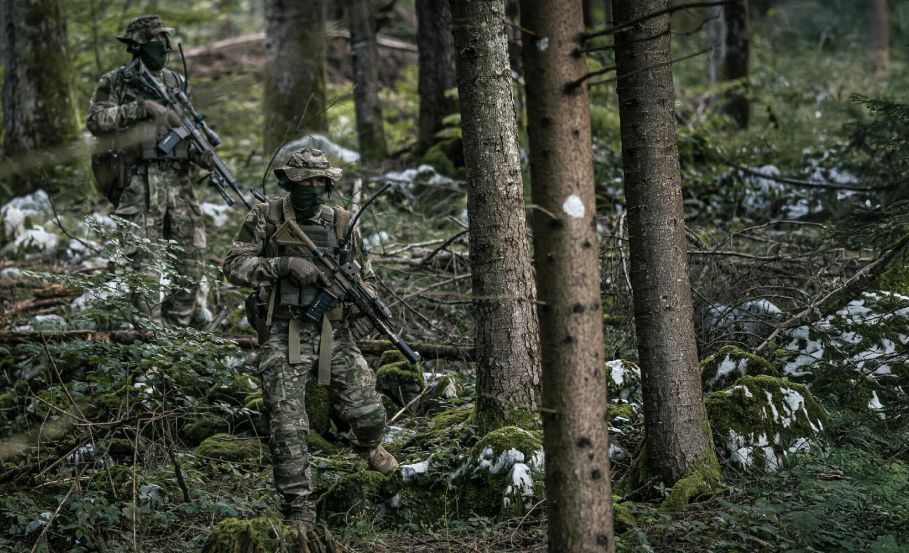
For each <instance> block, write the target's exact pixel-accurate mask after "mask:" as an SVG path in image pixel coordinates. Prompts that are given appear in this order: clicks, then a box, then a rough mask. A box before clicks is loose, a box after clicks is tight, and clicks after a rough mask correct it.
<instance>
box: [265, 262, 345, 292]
mask: <svg viewBox="0 0 909 553" xmlns="http://www.w3.org/2000/svg"><path fill="white" fill-rule="evenodd" d="M275 272H276V273H277V274H278V276H282V277H290V278H292V279H294V280H296V281H297V282H298V283H299V284H300V285H301V286H306V285H307V284H316V285H318V286H321V287H323V288H327V287H328V286H329V285H330V284H331V283H330V282H329V281H328V279H327V278H326V277H325V274H323V273H322V271H320V270H319V268H318V267H316V265H315V263H313V262H312V261H310V260H308V259H303V258H302V257H279V258H277V260H276V262H275Z"/></svg>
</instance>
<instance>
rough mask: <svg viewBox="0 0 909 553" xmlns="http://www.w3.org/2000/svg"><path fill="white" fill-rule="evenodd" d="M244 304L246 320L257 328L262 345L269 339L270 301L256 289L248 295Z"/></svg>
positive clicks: (257, 335) (257, 334) (257, 336)
mask: <svg viewBox="0 0 909 553" xmlns="http://www.w3.org/2000/svg"><path fill="white" fill-rule="evenodd" d="M244 306H245V307H246V322H248V323H249V326H250V327H252V328H253V329H255V331H256V338H257V339H258V340H259V345H260V346H261V345H262V344H264V343H265V340H267V339H268V324H267V321H268V303H267V301H265V300H263V299H262V297H261V296H260V295H259V292H258V291H256V292H253V293H252V294H250V295H248V296H246V301H245V302H244Z"/></svg>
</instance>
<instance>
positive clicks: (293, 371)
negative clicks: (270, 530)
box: [224, 148, 398, 527]
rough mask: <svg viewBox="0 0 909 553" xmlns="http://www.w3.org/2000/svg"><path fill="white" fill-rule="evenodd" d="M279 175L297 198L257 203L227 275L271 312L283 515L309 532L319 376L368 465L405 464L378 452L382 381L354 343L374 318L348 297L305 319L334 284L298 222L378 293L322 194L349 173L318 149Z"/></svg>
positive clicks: (268, 374)
mask: <svg viewBox="0 0 909 553" xmlns="http://www.w3.org/2000/svg"><path fill="white" fill-rule="evenodd" d="M275 175H276V176H277V177H278V183H279V184H280V186H281V187H282V188H284V189H285V190H288V191H289V192H290V194H289V195H287V196H286V197H283V198H277V199H274V200H272V201H270V202H269V203H267V204H265V203H262V204H258V205H256V206H255V207H254V208H253V209H252V211H250V212H249V215H247V217H246V221H245V222H244V223H243V226H242V227H241V228H240V231H239V232H238V233H237V236H236V238H234V243H233V246H232V247H231V249H230V252H229V253H228V254H227V257H226V258H225V260H224V274H225V276H226V277H227V279H228V280H229V281H230V282H232V283H233V284H236V285H238V286H249V287H253V288H257V289H258V290H259V292H258V294H259V297H260V299H261V300H262V301H264V302H265V303H266V304H267V305H268V308H267V315H266V316H265V323H266V327H267V328H266V329H263V331H262V333H261V334H260V344H261V349H260V350H259V353H258V360H259V372H260V374H261V376H262V387H263V391H264V399H265V403H266V406H267V409H268V414H269V419H270V421H271V422H270V425H271V438H270V441H269V447H270V449H271V458H272V463H273V465H274V474H275V485H276V487H277V488H278V492H279V493H280V494H281V496H282V497H283V504H282V511H283V513H284V515H285V517H286V518H287V519H288V520H289V521H293V522H296V523H298V525H299V526H301V527H311V526H312V525H313V524H314V522H315V518H316V514H315V510H314V508H313V498H312V497H311V496H312V492H313V487H312V479H311V475H310V468H309V455H308V453H307V449H306V437H307V434H308V433H309V421H308V419H307V417H306V409H305V391H306V383H307V381H308V380H309V379H310V378H313V377H314V376H316V375H318V382H319V383H320V384H323V385H329V386H331V388H332V389H333V390H334V391H335V392H336V393H337V402H336V409H337V411H338V413H339V414H340V415H341V417H342V418H343V419H344V420H345V421H346V422H347V423H348V424H350V426H351V433H350V438H351V442H352V443H353V446H354V448H355V449H356V450H358V451H359V453H361V454H362V455H363V456H364V457H365V458H366V459H367V461H368V462H369V466H370V468H372V469H374V470H377V471H379V472H381V473H383V474H388V473H390V472H392V471H393V470H395V468H397V466H398V462H397V461H396V460H395V458H394V457H392V456H391V454H389V453H388V452H387V451H385V449H384V448H383V447H382V446H381V445H380V444H381V441H382V435H383V434H384V433H385V407H384V406H383V405H382V400H381V398H380V397H379V394H378V392H376V379H375V375H374V374H373V372H372V370H371V369H370V368H369V367H368V366H367V364H366V360H365V359H363V355H362V354H361V353H360V350H359V349H358V348H357V344H356V342H355V341H354V338H355V335H361V336H362V335H363V334H366V333H368V332H369V331H370V330H371V329H372V326H371V323H370V321H369V319H367V318H366V317H363V316H361V315H362V314H360V313H359V312H358V311H357V310H356V308H355V307H353V305H352V304H349V303H343V302H344V298H341V302H342V303H341V304H340V305H339V306H338V307H336V308H334V309H332V310H331V311H328V312H326V313H325V315H324V317H323V318H322V320H321V321H319V322H313V321H311V320H310V319H309V318H307V317H306V316H305V315H304V313H305V312H306V310H307V306H309V305H310V304H311V303H312V302H313V300H314V299H315V298H316V296H317V294H318V292H319V289H320V287H323V286H325V284H326V283H327V277H326V275H325V274H323V273H322V272H321V270H320V269H319V268H318V267H317V266H316V264H315V263H314V262H313V259H314V256H313V253H312V252H311V251H308V250H307V249H305V248H303V247H301V246H300V245H299V240H296V239H295V238H294V232H293V231H292V230H289V228H290V227H291V226H292V225H297V226H298V227H299V229H300V230H301V231H302V232H303V233H304V234H306V236H307V237H309V239H310V240H311V241H312V242H313V243H314V244H315V246H316V247H317V248H318V250H319V251H320V252H321V253H322V254H324V255H326V256H333V257H335V258H336V259H337V260H338V261H339V263H340V264H344V263H346V262H347V261H350V259H346V257H347V256H348V255H352V256H354V257H353V259H354V260H356V261H357V262H358V263H359V265H360V267H361V270H360V275H359V277H358V278H360V279H362V282H363V284H364V286H370V282H371V281H372V280H373V278H374V277H373V273H372V270H371V268H370V266H369V264H368V262H367V261H366V259H365V257H364V256H363V254H362V251H361V249H360V247H359V239H358V237H357V235H356V234H354V239H353V240H352V244H350V245H348V244H346V243H345V242H342V239H343V237H344V236H345V235H346V234H347V230H348V226H349V223H350V216H351V214H350V212H349V211H345V210H343V209H341V208H337V207H335V208H331V207H328V206H326V205H325V204H324V196H325V194H327V193H328V192H330V191H331V188H332V187H333V186H334V182H335V181H336V180H337V179H338V178H340V176H341V170H340V169H339V168H337V167H331V164H330V163H329V162H328V159H326V157H325V155H324V154H323V153H322V152H321V151H320V150H316V149H312V148H303V149H300V150H297V151H295V152H294V153H293V154H291V156H290V159H289V160H288V162H287V164H286V165H285V166H283V167H279V168H277V169H275ZM348 246H350V249H348ZM257 326H258V325H257ZM257 330H258V328H257Z"/></svg>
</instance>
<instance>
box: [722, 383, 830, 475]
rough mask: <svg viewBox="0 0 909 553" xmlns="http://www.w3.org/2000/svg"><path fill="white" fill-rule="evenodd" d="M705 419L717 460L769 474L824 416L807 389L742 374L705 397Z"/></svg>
mask: <svg viewBox="0 0 909 553" xmlns="http://www.w3.org/2000/svg"><path fill="white" fill-rule="evenodd" d="M706 405H707V415H708V417H709V419H710V426H711V428H712V429H713V436H714V441H715V443H716V445H717V447H718V448H719V450H720V452H721V455H722V456H723V458H724V459H725V460H726V461H728V462H729V463H731V464H733V465H736V466H739V467H742V468H751V467H754V468H756V469H758V470H761V471H766V472H774V471H776V470H777V469H778V468H779V467H780V464H781V463H782V462H783V460H784V459H785V458H786V456H787V455H789V454H791V453H794V452H797V451H800V450H803V449H805V448H807V447H808V446H809V444H810V441H811V440H812V439H813V438H814V437H815V436H816V435H817V434H818V433H819V432H821V431H822V430H823V428H824V425H825V424H827V422H828V421H829V418H828V416H827V412H826V411H825V410H824V408H823V407H822V406H821V405H820V404H819V403H818V402H817V401H816V400H815V399H814V396H813V395H812V394H811V392H809V391H808V389H807V388H806V387H805V386H803V385H801V384H795V383H792V382H789V381H788V380H786V379H780V378H774V377H772V376H765V375H761V376H745V377H742V378H740V379H738V380H737V381H736V382H735V384H734V385H733V386H732V387H730V388H728V389H726V390H723V391H720V392H714V393H712V394H710V396H709V397H708V398H707V401H706Z"/></svg>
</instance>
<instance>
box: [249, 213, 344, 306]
mask: <svg viewBox="0 0 909 553" xmlns="http://www.w3.org/2000/svg"><path fill="white" fill-rule="evenodd" d="M268 212H269V213H268V223H267V224H266V245H265V256H266V257H302V258H304V259H310V260H311V259H313V258H314V256H313V254H312V252H310V251H308V250H306V249H305V248H298V247H294V246H284V245H278V244H275V243H273V242H272V241H271V237H272V235H274V233H275V231H276V230H277V229H278V228H279V227H280V226H281V224H282V223H283V222H284V221H285V220H286V219H287V218H289V217H293V218H294V220H296V221H297V225H298V226H299V227H300V229H301V230H302V231H303V232H304V233H305V234H306V235H307V236H308V237H309V239H310V240H312V241H313V243H315V245H316V247H317V248H318V249H319V253H321V254H322V255H326V256H330V257H332V258H334V259H335V260H336V261H337V262H338V263H340V264H343V263H345V262H346V261H347V260H346V259H342V258H341V256H342V252H341V249H340V244H341V239H342V238H343V237H344V234H345V233H346V232H347V227H348V226H349V224H350V218H351V213H350V212H349V211H346V210H344V209H341V208H339V207H334V208H332V207H329V206H326V205H322V206H321V208H320V210H319V213H318V214H317V215H316V216H314V217H313V218H312V219H309V220H305V221H299V220H297V219H296V216H295V215H294V214H293V206H292V205H291V204H290V202H289V201H288V200H287V199H286V198H279V199H277V200H275V201H273V202H271V203H269V206H268ZM272 290H273V292H272V294H271V295H272V296H273V297H274V298H275V306H276V307H277V306H281V307H306V306H308V305H310V304H311V303H312V301H313V299H315V296H316V293H317V292H318V290H317V288H316V287H315V286H313V285H306V286H300V285H299V284H297V283H296V282H295V281H294V280H293V279H291V278H287V277H283V278H280V279H278V281H277V282H276V283H275V284H274V285H273V289H272Z"/></svg>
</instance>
